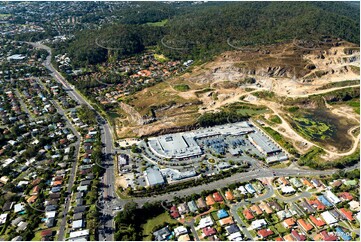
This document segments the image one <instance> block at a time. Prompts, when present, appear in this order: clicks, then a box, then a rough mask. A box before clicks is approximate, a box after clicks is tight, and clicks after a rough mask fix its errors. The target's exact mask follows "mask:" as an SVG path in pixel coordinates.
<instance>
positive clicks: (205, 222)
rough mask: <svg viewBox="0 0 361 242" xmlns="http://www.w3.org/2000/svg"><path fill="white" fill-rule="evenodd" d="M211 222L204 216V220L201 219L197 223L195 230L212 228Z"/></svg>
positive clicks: (209, 218) (208, 217) (210, 219)
mask: <svg viewBox="0 0 361 242" xmlns="http://www.w3.org/2000/svg"><path fill="white" fill-rule="evenodd" d="M213 224H214V223H213V220H212V218H211V216H209V215H208V216H206V217H204V218H201V220H200V221H199V224H198V227H197V229H203V228H205V227H207V226H213Z"/></svg>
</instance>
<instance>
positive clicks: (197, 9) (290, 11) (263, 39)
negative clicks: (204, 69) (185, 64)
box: [66, 2, 360, 64]
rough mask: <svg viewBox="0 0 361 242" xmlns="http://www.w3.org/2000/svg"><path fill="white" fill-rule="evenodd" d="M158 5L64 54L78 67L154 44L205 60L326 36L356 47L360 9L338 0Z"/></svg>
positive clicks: (87, 36)
mask: <svg viewBox="0 0 361 242" xmlns="http://www.w3.org/2000/svg"><path fill="white" fill-rule="evenodd" d="M142 4H145V3H140V8H141V6H142ZM156 7H158V8H159V11H160V12H159V13H158V14H156V11H155V9H156ZM156 7H152V8H149V7H148V8H149V11H150V12H149V13H147V11H146V10H144V9H143V10H142V11H141V13H142V16H143V17H142V18H141V16H139V15H140V14H136V15H135V16H138V17H139V18H140V19H139V21H135V20H134V18H135V17H134V14H133V15H132V17H131V18H127V13H125V12H122V17H123V18H122V19H123V20H124V21H121V26H117V25H112V26H109V27H105V28H102V29H100V30H98V31H96V32H94V31H93V30H89V31H81V32H79V33H78V34H77V35H76V36H77V38H75V40H74V41H73V42H71V43H70V44H69V47H68V48H66V49H67V52H68V53H70V54H71V56H72V57H73V58H74V59H75V63H77V64H84V63H85V64H96V63H99V62H102V61H104V60H106V59H107V56H108V55H109V54H110V55H116V56H118V57H119V58H121V57H122V56H123V55H124V54H127V55H129V54H136V53H139V52H141V51H142V50H143V49H144V47H147V46H150V45H157V47H158V48H157V50H158V51H159V52H162V53H164V54H166V55H167V56H168V57H171V58H175V59H204V60H207V59H210V58H211V57H212V56H214V55H216V54H219V53H221V52H223V51H225V50H231V49H233V48H234V47H236V48H243V47H245V46H248V47H249V46H256V45H258V44H272V43H279V42H284V41H289V40H292V39H294V38H297V39H301V40H313V39H315V38H316V39H317V38H319V37H320V36H322V35H330V36H333V37H339V38H342V39H345V40H347V41H350V42H353V43H359V33H360V32H359V28H360V24H359V21H358V20H359V6H357V5H350V4H347V3H342V2H224V3H213V4H198V5H196V6H193V5H186V6H182V7H179V6H177V5H175V6H173V5H169V6H167V8H164V7H163V5H162V4H160V3H159V4H157V5H156ZM173 8H175V9H176V10H177V11H174V9H173ZM145 9H147V8H145ZM131 13H134V10H132V11H129V13H128V14H131ZM165 15H168V17H167V18H165V19H168V21H166V22H163V24H159V25H157V24H154V25H144V24H143V23H144V22H145V21H146V19H149V20H152V21H160V20H162V19H164V16H165ZM144 16H148V17H144ZM125 19H128V20H129V21H125ZM120 29H121V31H120ZM129 33H132V34H130V35H129ZM95 36H96V37H95ZM96 38H99V39H101V40H102V41H103V43H106V45H105V46H104V45H103V47H106V49H104V48H102V47H101V46H99V45H97V44H96ZM119 39H120V40H119ZM125 40H126V41H125ZM94 55H95V56H94ZM88 57H90V58H88ZM86 59H87V60H88V61H86Z"/></svg>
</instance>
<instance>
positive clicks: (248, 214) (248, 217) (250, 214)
mask: <svg viewBox="0 0 361 242" xmlns="http://www.w3.org/2000/svg"><path fill="white" fill-rule="evenodd" d="M243 215H244V216H245V217H246V219H247V220H251V219H254V216H253V214H252V213H251V211H250V210H249V209H247V208H246V209H245V210H243Z"/></svg>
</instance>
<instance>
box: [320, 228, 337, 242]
mask: <svg viewBox="0 0 361 242" xmlns="http://www.w3.org/2000/svg"><path fill="white" fill-rule="evenodd" d="M320 235H321V237H322V240H324V241H336V240H337V236H336V235H334V234H330V233H327V231H326V230H324V231H322V232H321V233H320Z"/></svg>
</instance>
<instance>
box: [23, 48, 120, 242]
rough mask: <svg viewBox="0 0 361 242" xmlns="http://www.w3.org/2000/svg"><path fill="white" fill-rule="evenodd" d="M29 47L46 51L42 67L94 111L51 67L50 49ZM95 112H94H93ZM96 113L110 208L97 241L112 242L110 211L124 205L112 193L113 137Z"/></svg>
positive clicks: (105, 211) (61, 237)
mask: <svg viewBox="0 0 361 242" xmlns="http://www.w3.org/2000/svg"><path fill="white" fill-rule="evenodd" d="M27 43H28V44H30V45H33V46H34V47H36V48H40V49H44V50H46V51H48V53H49V55H48V57H47V58H46V61H45V62H44V66H45V67H46V68H47V69H48V70H49V71H50V72H51V75H52V76H53V77H54V78H55V79H56V80H57V81H58V82H59V83H61V84H62V85H63V86H64V88H65V89H66V90H67V93H68V95H69V96H70V97H71V98H73V99H74V100H75V101H76V102H77V103H78V104H86V105H88V106H89V108H90V109H92V110H95V109H94V108H93V106H92V105H91V104H90V103H89V102H88V101H87V100H85V99H84V98H83V97H82V95H80V94H79V93H78V92H77V91H76V90H75V89H74V88H73V87H72V85H71V84H69V83H68V82H67V81H66V80H65V78H64V77H63V76H62V75H61V74H60V73H59V72H58V71H57V70H56V69H55V68H54V67H53V65H52V64H51V56H52V52H51V49H50V48H49V47H48V46H46V45H43V44H41V43H39V42H36V43H34V42H27ZM95 112H96V110H95ZM96 113H97V116H98V117H97V118H98V123H99V128H100V130H101V140H102V142H103V144H104V148H103V155H104V157H105V159H103V164H99V165H100V166H101V167H103V168H105V174H104V177H103V178H102V181H103V183H104V186H103V187H104V189H103V192H102V196H103V201H106V203H107V204H108V205H110V206H107V207H110V209H109V208H107V207H103V209H102V211H101V217H102V218H106V222H105V223H104V224H103V226H102V228H101V229H100V231H101V232H100V233H99V240H107V241H112V240H114V219H113V218H114V215H113V213H112V209H113V208H114V207H116V206H119V205H118V203H119V204H124V202H123V203H121V201H120V200H119V199H118V197H117V196H116V194H115V191H114V186H113V185H114V169H113V156H112V155H113V153H112V152H113V151H112V149H113V137H112V133H111V130H110V128H111V127H110V126H109V124H108V123H107V121H106V119H104V118H103V117H101V115H100V114H99V113H98V112H96ZM76 162H77V161H75V162H74V165H73V168H72V173H71V174H72V176H71V179H72V182H74V180H75V175H76V174H75V168H76ZM69 184H70V183H69ZM71 188H72V186H70V188H69V187H68V190H69V189H70V191H71ZM69 202H70V201H69V200H68V201H67V202H66V209H65V210H64V214H65V217H64V218H63V221H62V223H61V226H60V228H59V235H58V236H59V240H64V230H65V226H66V213H67V211H68V209H69V205H70V204H69Z"/></svg>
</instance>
